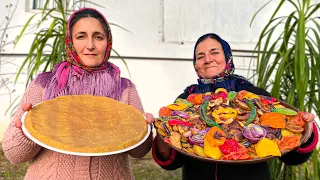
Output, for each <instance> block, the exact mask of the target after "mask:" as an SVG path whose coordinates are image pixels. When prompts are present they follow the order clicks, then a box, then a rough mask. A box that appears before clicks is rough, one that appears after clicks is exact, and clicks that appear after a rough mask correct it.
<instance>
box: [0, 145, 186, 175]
mask: <svg viewBox="0 0 320 180" xmlns="http://www.w3.org/2000/svg"><path fill="white" fill-rule="evenodd" d="M0 145H1V144H0ZM0 147H1V146H0ZM27 168H28V164H27V163H25V164H21V165H13V164H11V163H10V162H9V161H8V160H7V159H6V158H5V156H4V154H3V151H2V149H1V148H0V180H22V179H23V177H24V175H25V173H26V171H27ZM131 169H132V172H133V174H134V176H135V179H136V180H178V179H181V169H177V170H175V171H166V170H164V169H162V168H161V167H159V166H158V165H157V164H156V163H155V162H154V160H153V158H152V155H151V153H150V152H149V153H148V154H147V155H146V156H145V157H143V158H141V159H134V158H131Z"/></svg>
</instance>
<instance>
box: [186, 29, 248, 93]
mask: <svg viewBox="0 0 320 180" xmlns="http://www.w3.org/2000/svg"><path fill="white" fill-rule="evenodd" d="M207 38H214V39H216V40H218V42H219V43H220V44H221V45H222V48H223V51H224V55H225V60H226V67H225V69H224V70H223V71H222V72H221V73H220V74H218V75H217V76H215V77H213V78H212V79H205V78H203V77H201V75H200V74H199V72H198V71H197V70H196V49H197V46H198V45H199V43H201V42H202V41H204V40H205V39H207ZM193 65H194V68H195V70H196V72H197V74H198V77H199V79H198V85H191V86H189V87H187V89H186V90H185V91H187V92H188V93H205V92H210V91H214V90H215V89H217V88H225V89H227V90H228V91H240V90H242V89H246V88H247V87H248V86H253V85H252V84H251V83H250V82H249V81H248V80H246V79H245V78H244V77H242V76H238V75H235V74H233V73H234V70H235V66H234V64H233V56H232V52H231V48H230V45H229V44H228V43H227V42H226V41H225V40H223V39H221V38H220V37H219V36H218V35H217V34H214V33H208V34H205V35H203V36H201V37H200V38H199V39H198V40H197V42H196V44H195V46H194V51H193Z"/></svg>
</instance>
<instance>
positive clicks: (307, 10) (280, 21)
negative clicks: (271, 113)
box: [252, 0, 320, 180]
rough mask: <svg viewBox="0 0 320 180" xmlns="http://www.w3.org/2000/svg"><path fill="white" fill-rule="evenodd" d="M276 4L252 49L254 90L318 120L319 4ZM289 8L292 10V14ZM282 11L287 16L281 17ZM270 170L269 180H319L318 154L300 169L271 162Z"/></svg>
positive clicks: (298, 0)
mask: <svg viewBox="0 0 320 180" xmlns="http://www.w3.org/2000/svg"><path fill="white" fill-rule="evenodd" d="M270 2H271V1H269V2H267V3H266V4H265V5H264V6H263V7H262V8H261V9H263V8H265V7H266V6H267V5H268V4H269V3H270ZM278 2H279V3H278V5H277V7H276V9H275V11H274V12H273V14H272V16H271V17H270V19H269V21H268V22H267V25H266V26H265V27H264V28H263V30H262V32H261V34H260V37H259V40H258V43H257V45H256V48H255V52H256V53H255V55H256V57H257V86H259V87H262V88H265V89H268V90H270V92H271V95H272V96H273V97H276V98H277V99H281V100H283V101H285V102H287V103H289V104H291V105H293V106H295V107H297V108H298V109H300V110H301V111H308V112H311V111H313V112H316V113H317V115H318V116H319V115H320V99H319V98H320V88H319V87H320V86H319V85H320V71H319V68H320V55H319V53H320V24H319V23H320V22H319V17H318V16H316V12H317V11H318V10H319V8H320V3H316V4H311V1H310V0H280V1H278ZM289 6H291V7H292V9H293V10H292V11H291V12H290V11H288V9H289ZM261 9H260V10H261ZM260 10H259V11H258V12H257V13H256V14H255V15H254V17H253V19H252V21H253V20H254V19H255V17H256V15H257V14H258V13H259V12H260ZM281 10H283V12H288V13H287V14H286V15H282V16H280V15H279V12H280V11H281ZM269 167H270V172H271V175H272V179H315V180H319V150H315V151H314V152H313V155H312V158H310V161H308V162H306V163H304V164H303V165H299V166H287V165H284V164H283V163H282V162H281V161H279V160H272V161H270V162H269Z"/></svg>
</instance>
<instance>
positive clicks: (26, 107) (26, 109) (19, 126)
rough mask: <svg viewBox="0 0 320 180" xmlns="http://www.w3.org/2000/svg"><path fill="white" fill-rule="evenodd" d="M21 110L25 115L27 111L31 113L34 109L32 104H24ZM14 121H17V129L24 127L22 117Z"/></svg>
mask: <svg viewBox="0 0 320 180" xmlns="http://www.w3.org/2000/svg"><path fill="white" fill-rule="evenodd" d="M21 108H22V112H23V113H24V112H26V111H29V110H30V109H31V108H32V104H31V103H22V104H21ZM14 121H15V124H16V127H17V128H21V127H22V122H21V117H18V118H16V119H15V120H14Z"/></svg>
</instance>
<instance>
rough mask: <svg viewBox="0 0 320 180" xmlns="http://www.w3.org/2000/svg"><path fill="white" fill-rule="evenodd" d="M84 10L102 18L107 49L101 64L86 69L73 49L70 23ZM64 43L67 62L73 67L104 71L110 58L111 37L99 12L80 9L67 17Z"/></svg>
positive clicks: (107, 24)
mask: <svg viewBox="0 0 320 180" xmlns="http://www.w3.org/2000/svg"><path fill="white" fill-rule="evenodd" d="M84 10H92V11H95V12H97V13H98V14H99V15H100V16H101V17H102V18H103V20H104V22H105V24H106V27H107V29H106V32H105V33H106V36H107V49H106V53H105V57H104V59H103V61H102V63H101V64H100V65H99V66H96V67H88V66H85V65H83V64H81V60H80V58H79V56H78V54H77V52H76V50H75V49H74V46H73V43H72V34H71V21H72V19H73V18H74V16H75V15H76V14H77V13H79V12H81V11H84ZM65 43H66V53H67V61H68V62H69V63H70V64H72V65H75V66H77V67H79V68H81V69H85V70H87V71H96V70H102V69H106V67H107V64H106V62H107V61H108V59H109V57H110V52H111V48H112V35H111V30H110V26H109V23H108V21H107V20H106V18H105V17H104V16H103V15H102V14H101V13H100V12H99V11H97V10H95V9H92V8H82V9H79V10H78V11H75V12H74V13H73V14H72V15H71V16H70V17H69V21H68V25H67V32H66V37H65Z"/></svg>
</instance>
